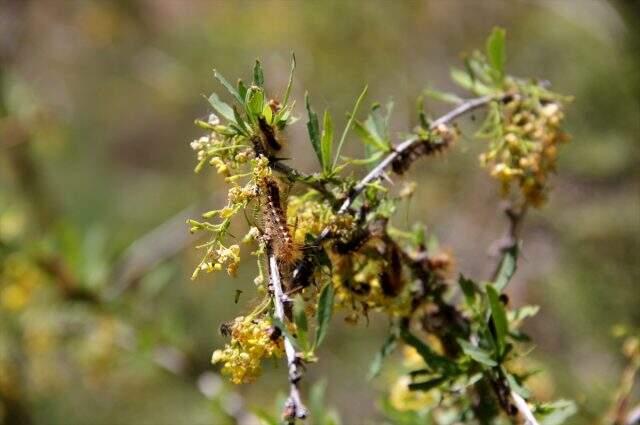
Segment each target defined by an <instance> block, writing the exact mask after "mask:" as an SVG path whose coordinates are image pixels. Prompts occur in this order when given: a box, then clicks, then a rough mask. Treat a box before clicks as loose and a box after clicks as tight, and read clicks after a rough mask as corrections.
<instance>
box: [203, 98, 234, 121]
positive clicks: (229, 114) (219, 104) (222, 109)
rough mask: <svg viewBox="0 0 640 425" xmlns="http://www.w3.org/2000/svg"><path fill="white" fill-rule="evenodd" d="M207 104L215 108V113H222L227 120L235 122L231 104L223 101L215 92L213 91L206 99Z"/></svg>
mask: <svg viewBox="0 0 640 425" xmlns="http://www.w3.org/2000/svg"><path fill="white" fill-rule="evenodd" d="M207 100H208V101H209V104H210V105H211V106H212V107H213V109H215V110H216V112H217V113H219V114H220V115H222V116H223V117H224V118H225V119H226V120H227V121H231V122H235V121H236V120H235V119H234V117H233V109H232V108H231V106H229V105H227V104H226V103H224V102H223V101H222V100H220V98H219V97H218V95H217V94H215V93H213V94H212V95H211V96H209V98H208V99H207Z"/></svg>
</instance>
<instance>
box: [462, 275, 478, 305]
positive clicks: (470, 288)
mask: <svg viewBox="0 0 640 425" xmlns="http://www.w3.org/2000/svg"><path fill="white" fill-rule="evenodd" d="M458 284H459V285H460V289H462V293H463V294H464V299H465V301H466V303H467V305H468V306H472V305H473V304H474V302H475V298H476V284H475V283H474V282H473V281H472V280H471V279H467V278H466V277H464V276H463V275H462V274H461V275H460V277H459V278H458Z"/></svg>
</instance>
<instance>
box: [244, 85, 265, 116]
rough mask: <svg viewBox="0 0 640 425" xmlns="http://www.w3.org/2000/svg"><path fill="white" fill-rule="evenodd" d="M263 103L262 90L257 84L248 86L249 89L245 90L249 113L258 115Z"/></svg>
mask: <svg viewBox="0 0 640 425" xmlns="http://www.w3.org/2000/svg"><path fill="white" fill-rule="evenodd" d="M264 104H265V102H264V90H262V89H261V88H260V87H258V86H251V87H249V90H247V96H246V105H247V110H248V111H249V112H250V113H251V115H252V116H254V117H258V116H260V114H261V113H262V108H264Z"/></svg>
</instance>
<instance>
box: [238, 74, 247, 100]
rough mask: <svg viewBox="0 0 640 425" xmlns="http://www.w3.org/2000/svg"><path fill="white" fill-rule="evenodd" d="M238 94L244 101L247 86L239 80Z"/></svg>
mask: <svg viewBox="0 0 640 425" xmlns="http://www.w3.org/2000/svg"><path fill="white" fill-rule="evenodd" d="M238 94H239V95H240V97H241V98H242V99H244V98H245V96H246V95H247V86H245V85H244V82H243V81H242V80H241V79H239V78H238Z"/></svg>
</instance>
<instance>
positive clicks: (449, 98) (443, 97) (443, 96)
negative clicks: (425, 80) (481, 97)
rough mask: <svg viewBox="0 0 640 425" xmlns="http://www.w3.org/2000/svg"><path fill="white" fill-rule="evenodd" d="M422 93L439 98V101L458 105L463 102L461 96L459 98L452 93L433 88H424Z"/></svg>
mask: <svg viewBox="0 0 640 425" xmlns="http://www.w3.org/2000/svg"><path fill="white" fill-rule="evenodd" d="M423 93H424V95H425V96H427V97H430V98H432V99H435V100H439V101H441V102H446V103H452V104H454V105H459V104H461V103H462V102H464V100H463V99H462V98H460V97H459V96H457V95H455V94H453V93H447V92H443V91H440V90H435V89H432V88H426V89H424V91H423Z"/></svg>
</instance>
